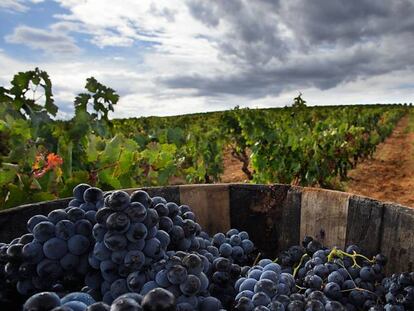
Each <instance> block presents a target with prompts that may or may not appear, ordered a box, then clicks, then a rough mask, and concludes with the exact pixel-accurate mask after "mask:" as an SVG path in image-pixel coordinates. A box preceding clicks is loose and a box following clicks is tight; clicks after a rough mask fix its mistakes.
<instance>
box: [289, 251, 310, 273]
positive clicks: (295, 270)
mask: <svg viewBox="0 0 414 311" xmlns="http://www.w3.org/2000/svg"><path fill="white" fill-rule="evenodd" d="M306 257H309V255H308V254H306V253H305V254H303V255H302V257H301V258H300V261H299V264H298V265H297V266H296V267H295V268H294V269H293V277H296V273H297V272H298V270H299V268H300V266H301V265H302V263H303V260H304V259H305V258H306Z"/></svg>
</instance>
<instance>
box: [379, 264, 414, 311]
mask: <svg viewBox="0 0 414 311" xmlns="http://www.w3.org/2000/svg"><path fill="white" fill-rule="evenodd" d="M382 285H383V286H384V288H385V291H386V294H385V302H386V305H385V309H386V310H414V272H410V273H408V272H405V273H401V274H393V275H392V276H391V277H389V278H385V279H384V280H383V281H382Z"/></svg>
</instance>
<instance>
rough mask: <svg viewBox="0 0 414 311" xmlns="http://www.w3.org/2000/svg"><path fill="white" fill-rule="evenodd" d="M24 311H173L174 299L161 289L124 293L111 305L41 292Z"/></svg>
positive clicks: (77, 294)
mask: <svg viewBox="0 0 414 311" xmlns="http://www.w3.org/2000/svg"><path fill="white" fill-rule="evenodd" d="M23 309H24V311H30V310H51V311H127V310H130V311H141V310H143V311H155V310H164V311H175V310H176V301H175V297H174V296H173V295H172V294H171V293H170V292H169V291H167V290H164V289H162V288H157V289H154V290H152V291H150V292H148V294H146V295H145V296H142V295H139V294H137V293H126V294H123V295H121V296H119V297H117V298H116V299H115V300H114V301H113V302H112V303H111V304H107V303H105V302H102V301H99V302H96V301H95V299H94V298H93V297H92V296H91V295H89V294H86V293H83V292H73V293H70V294H67V295H65V296H63V297H62V298H61V297H59V296H58V295H57V294H56V293H54V292H42V293H38V294H35V295H33V296H32V297H30V298H29V299H28V300H27V301H26V303H25V304H24V306H23Z"/></svg>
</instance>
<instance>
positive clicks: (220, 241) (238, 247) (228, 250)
mask: <svg viewBox="0 0 414 311" xmlns="http://www.w3.org/2000/svg"><path fill="white" fill-rule="evenodd" d="M212 243H213V246H215V247H217V249H218V250H219V253H220V256H222V257H226V258H231V259H232V261H233V262H235V263H237V264H239V265H245V264H247V263H248V262H250V261H251V255H252V254H253V251H254V244H253V242H252V241H251V240H250V239H249V234H248V233H247V232H246V231H241V232H239V230H237V229H230V230H229V231H228V232H227V233H226V234H224V233H221V232H219V233H216V234H215V235H214V236H213V239H212Z"/></svg>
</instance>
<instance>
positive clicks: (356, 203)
mask: <svg viewBox="0 0 414 311" xmlns="http://www.w3.org/2000/svg"><path fill="white" fill-rule="evenodd" d="M383 213H384V204H383V203H381V202H379V201H376V200H373V199H369V198H365V197H359V196H355V195H354V196H352V197H350V198H349V206H348V221H347V228H346V245H351V244H358V246H359V247H361V248H362V250H363V252H364V254H366V255H368V256H374V255H376V254H378V253H379V251H380V243H381V228H382V218H383Z"/></svg>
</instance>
